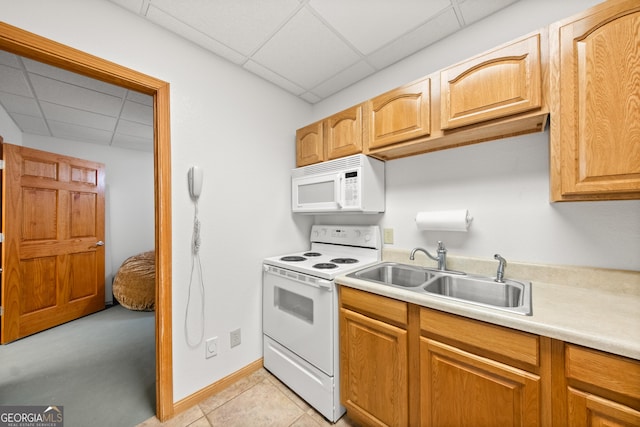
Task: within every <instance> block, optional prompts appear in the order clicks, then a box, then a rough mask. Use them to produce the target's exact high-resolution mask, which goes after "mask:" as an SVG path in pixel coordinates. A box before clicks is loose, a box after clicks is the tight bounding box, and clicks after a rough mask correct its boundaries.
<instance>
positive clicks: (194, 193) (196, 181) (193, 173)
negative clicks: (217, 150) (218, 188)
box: [189, 166, 202, 200]
mask: <svg viewBox="0 0 640 427" xmlns="http://www.w3.org/2000/svg"><path fill="white" fill-rule="evenodd" d="M201 192H202V169H201V168H199V167H198V166H191V167H190V168H189V194H190V195H191V198H192V199H194V200H197V199H198V197H200V193H201Z"/></svg>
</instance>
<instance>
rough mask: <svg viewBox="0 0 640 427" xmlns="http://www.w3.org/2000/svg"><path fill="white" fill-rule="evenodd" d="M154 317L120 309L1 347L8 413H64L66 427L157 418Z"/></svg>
mask: <svg viewBox="0 0 640 427" xmlns="http://www.w3.org/2000/svg"><path fill="white" fill-rule="evenodd" d="M154 328H155V321H154V313H153V312H139V311H130V310H127V309H126V308H124V307H122V306H120V305H115V306H113V307H110V308H108V309H106V310H103V311H101V312H99V313H95V314H92V315H90V316H86V317H84V318H82V319H78V320H75V321H73V322H69V323H67V324H64V325H61V326H58V327H55V328H52V329H49V330H47V331H43V332H40V333H38V334H35V335H32V336H30V337H26V338H23V339H21V340H19V341H15V342H13V343H10V344H6V345H3V346H0V405H61V406H63V407H64V425H65V427H88V426H95V427H101V426H118V427H120V426H122V427H130V426H135V425H136V424H138V423H140V422H142V421H144V420H146V419H148V418H149V417H152V416H153V415H154V414H155V342H154V340H155V329H154Z"/></svg>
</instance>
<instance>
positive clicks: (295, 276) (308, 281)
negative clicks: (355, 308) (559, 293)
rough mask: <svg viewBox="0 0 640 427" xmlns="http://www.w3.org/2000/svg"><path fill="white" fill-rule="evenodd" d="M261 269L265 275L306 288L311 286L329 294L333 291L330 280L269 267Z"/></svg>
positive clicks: (265, 266)
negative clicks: (281, 278) (280, 278)
mask: <svg viewBox="0 0 640 427" xmlns="http://www.w3.org/2000/svg"><path fill="white" fill-rule="evenodd" d="M262 269H263V270H264V272H265V273H267V274H271V275H273V276H277V277H285V278H287V279H288V280H293V281H294V282H298V283H301V284H303V285H307V286H313V287H314V288H320V289H324V290H327V291H329V292H331V291H332V290H333V286H332V284H333V282H332V281H331V280H326V279H320V278H318V277H313V276H309V275H306V274H302V273H296V272H294V271H290V270H285V269H281V268H277V267H272V266H269V265H262Z"/></svg>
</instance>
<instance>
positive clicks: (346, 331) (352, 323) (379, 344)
mask: <svg viewBox="0 0 640 427" xmlns="http://www.w3.org/2000/svg"><path fill="white" fill-rule="evenodd" d="M341 301H342V304H341V308H340V362H341V368H340V369H341V380H340V394H341V400H342V404H343V405H344V406H345V407H346V408H347V411H348V413H349V416H350V417H352V418H354V419H355V420H358V421H360V422H361V423H363V424H364V425H367V426H406V425H408V409H407V408H408V406H407V405H408V370H407V361H408V347H407V330H406V319H407V314H406V312H407V310H406V307H407V304H406V303H403V302H400V301H395V300H390V299H387V298H384V297H381V296H378V295H373V294H368V293H366V292H360V291H356V290H353V289H349V288H342V289H341ZM388 305H391V306H395V307H398V309H397V310H395V309H394V310H395V313H394V317H395V318H396V319H399V320H398V321H393V320H391V319H389V317H388V316H387V315H386V313H385V306H388ZM372 307H380V314H376V313H375V309H374V310H371V308H372ZM396 314H397V316H396ZM391 322H393V323H396V324H395V325H394V324H391ZM403 323H404V325H405V327H404V328H403V327H402V325H403Z"/></svg>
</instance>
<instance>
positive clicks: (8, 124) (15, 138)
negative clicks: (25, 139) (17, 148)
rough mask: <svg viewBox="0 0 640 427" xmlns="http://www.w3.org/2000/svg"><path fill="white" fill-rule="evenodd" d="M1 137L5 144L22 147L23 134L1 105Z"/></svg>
mask: <svg viewBox="0 0 640 427" xmlns="http://www.w3.org/2000/svg"><path fill="white" fill-rule="evenodd" d="M0 136H2V138H3V139H4V142H8V143H10V144H13V145H22V132H20V128H18V126H16V124H15V123H14V122H13V120H12V119H11V117H9V114H7V111H6V110H5V109H4V108H3V107H2V105H0Z"/></svg>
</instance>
